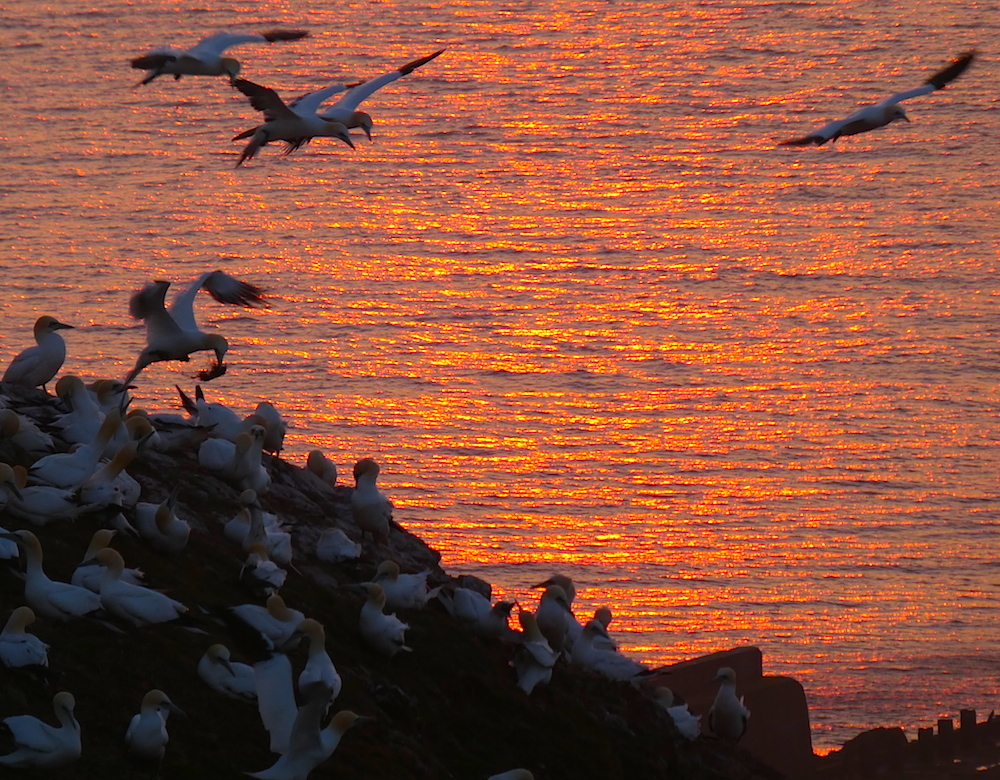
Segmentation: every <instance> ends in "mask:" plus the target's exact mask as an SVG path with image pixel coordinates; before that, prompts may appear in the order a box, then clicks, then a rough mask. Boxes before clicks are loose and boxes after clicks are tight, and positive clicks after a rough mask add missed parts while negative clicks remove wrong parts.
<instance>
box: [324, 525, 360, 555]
mask: <svg viewBox="0 0 1000 780" xmlns="http://www.w3.org/2000/svg"><path fill="white" fill-rule="evenodd" d="M316 557H317V558H319V559H320V560H321V561H326V562H327V563H342V562H343V561H353V560H355V559H357V558H360V557H361V543H360V542H354V541H351V538H350V537H349V536H348V535H347V534H345V533H344V532H343V531H341V530H340V529H339V528H327V529H326V530H324V531H323V533H321V534H320V535H319V539H318V540H317V541H316Z"/></svg>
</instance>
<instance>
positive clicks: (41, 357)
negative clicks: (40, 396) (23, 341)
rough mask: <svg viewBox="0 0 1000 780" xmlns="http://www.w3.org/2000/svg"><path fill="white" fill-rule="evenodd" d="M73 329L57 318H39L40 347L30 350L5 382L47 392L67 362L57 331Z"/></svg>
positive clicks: (10, 369)
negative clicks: (38, 388)
mask: <svg viewBox="0 0 1000 780" xmlns="http://www.w3.org/2000/svg"><path fill="white" fill-rule="evenodd" d="M72 329H73V326H72V325H65V324H63V323H61V322H59V320H57V319H56V318H55V317H39V318H38V320H37V321H36V322H35V341H36V342H37V346H34V347H28V348H27V349H25V350H24V351H22V352H21V353H20V354H18V355H17V356H16V357H15V358H14V359H13V360H12V361H11V363H10V365H9V366H7V370H6V371H5V372H4V375H3V381H4V382H10V383H12V384H15V385H23V386H25V387H41V388H42V389H43V390H45V385H47V384H48V383H49V380H51V379H52V377H54V376H55V375H56V374H57V373H58V372H59V369H60V368H62V365H63V363H64V362H65V360H66V342H65V341H63V337H62V336H60V335H59V334H58V333H56V331H59V330H72Z"/></svg>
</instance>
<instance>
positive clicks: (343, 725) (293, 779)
mask: <svg viewBox="0 0 1000 780" xmlns="http://www.w3.org/2000/svg"><path fill="white" fill-rule="evenodd" d="M329 696H330V694H329V691H328V690H327V689H326V688H325V687H324V686H323V684H322V683H313V684H312V685H311V686H310V687H309V689H308V690H307V691H306V693H305V702H304V703H303V704H302V706H300V707H299V708H298V711H297V712H296V714H295V721H294V722H293V723H292V729H291V735H290V737H289V743H288V751H287V752H286V753H285V754H283V755H282V756H281V757H280V758H278V760H277V761H275V762H274V763H273V764H272V765H271V766H270V767H269V768H267V769H264V770H262V771H260V772H248V774H249V775H250V777H256V778H257V780H306V779H307V778H308V777H309V774H310V773H311V772H312V771H313V769H315V768H316V767H318V766H319V765H320V764H322V763H323V762H324V761H326V760H327V759H328V758H330V756H332V755H333V752H334V751H335V750H336V749H337V746H338V745H339V744H340V740H341V738H342V737H343V736H344V733H345V732H346V731H347V730H348V729H349V728H351V727H352V726H354V725H356V724H358V723H360V722H362V721H363V720H368V719H367V718H361V717H360V716H358V715H355V714H354V713H353V712H351V711H350V710H341V711H340V712H338V713H337V714H336V715H334V716H333V719H332V720H331V721H330V723H329V724H328V725H327V726H326V727H325V728H320V723H321V721H322V719H323V716H324V714H325V713H326V707H327V704H328V703H329Z"/></svg>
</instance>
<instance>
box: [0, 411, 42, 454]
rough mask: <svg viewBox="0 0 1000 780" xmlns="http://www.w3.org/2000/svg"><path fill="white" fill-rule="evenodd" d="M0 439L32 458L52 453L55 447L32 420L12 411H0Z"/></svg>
mask: <svg viewBox="0 0 1000 780" xmlns="http://www.w3.org/2000/svg"><path fill="white" fill-rule="evenodd" d="M0 439H4V440H7V441H10V442H13V444H14V445H15V446H16V447H20V448H21V449H22V450H23V451H24V452H25V453H26V454H28V455H30V456H34V458H39V457H41V456H43V455H44V454H46V453H49V452H52V449H53V447H54V446H55V445H54V444H53V442H52V437H51V436H49V435H48V434H47V433H45V431H43V430H41V429H40V428H39V427H38V426H37V425H35V421H34V420H32V419H31V418H30V417H25V416H24V415H21V414H18V413H17V412H15V411H14V410H13V409H0Z"/></svg>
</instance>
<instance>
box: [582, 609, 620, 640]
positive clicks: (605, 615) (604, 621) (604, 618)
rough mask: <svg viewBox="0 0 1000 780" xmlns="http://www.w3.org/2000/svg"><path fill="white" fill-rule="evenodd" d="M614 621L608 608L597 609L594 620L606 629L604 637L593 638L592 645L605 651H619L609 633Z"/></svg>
mask: <svg viewBox="0 0 1000 780" xmlns="http://www.w3.org/2000/svg"><path fill="white" fill-rule="evenodd" d="M613 619H614V618H613V616H612V614H611V610H610V609H608V608H607V607H598V608H597V609H595V610H594V620H596V621H597V622H599V623H600V624H601V625H602V626H604V629H605V632H604V636H603V637H602V636H595V637H594V638H593V640H592V644H593V645H594V647H598V648H601V649H603V650H617V649H618V644H617V643H616V642H615V640H614V639H612V637H611V635H610V634H609V633H607V629H608V627H609V626H610V625H611V621H612V620H613ZM573 641H574V642H575V641H576V640H573Z"/></svg>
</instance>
